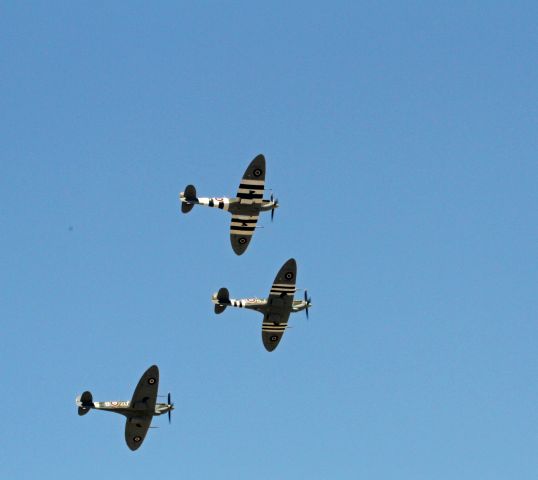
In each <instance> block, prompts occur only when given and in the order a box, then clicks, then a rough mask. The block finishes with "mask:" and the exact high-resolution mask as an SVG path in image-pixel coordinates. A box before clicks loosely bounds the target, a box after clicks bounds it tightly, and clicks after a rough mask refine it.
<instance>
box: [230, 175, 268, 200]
mask: <svg viewBox="0 0 538 480" xmlns="http://www.w3.org/2000/svg"><path fill="white" fill-rule="evenodd" d="M264 186H265V180H254V179H250V178H243V179H242V180H241V184H240V185H239V190H237V197H238V198H241V199H244V200H252V202H253V203H261V202H262V199H263V192H264Z"/></svg>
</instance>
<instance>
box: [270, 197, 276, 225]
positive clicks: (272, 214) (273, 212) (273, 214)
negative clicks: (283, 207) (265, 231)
mask: <svg viewBox="0 0 538 480" xmlns="http://www.w3.org/2000/svg"><path fill="white" fill-rule="evenodd" d="M271 203H273V194H272V193H271ZM276 207H278V198H277V199H276V200H275V202H274V205H273V208H272V209H271V222H272V221H273V218H274V217H275V208H276Z"/></svg>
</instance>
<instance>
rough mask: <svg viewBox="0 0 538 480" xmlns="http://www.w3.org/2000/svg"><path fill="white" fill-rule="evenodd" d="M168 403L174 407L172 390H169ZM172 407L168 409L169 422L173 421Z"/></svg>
mask: <svg viewBox="0 0 538 480" xmlns="http://www.w3.org/2000/svg"><path fill="white" fill-rule="evenodd" d="M168 405H170V407H172V408H174V404H173V403H172V396H171V395H170V392H168ZM172 408H170V410H168V423H172Z"/></svg>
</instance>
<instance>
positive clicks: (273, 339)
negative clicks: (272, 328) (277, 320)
mask: <svg viewBox="0 0 538 480" xmlns="http://www.w3.org/2000/svg"><path fill="white" fill-rule="evenodd" d="M269 340H271V342H276V341H277V340H278V337H277V336H276V335H271V336H270V337H269Z"/></svg>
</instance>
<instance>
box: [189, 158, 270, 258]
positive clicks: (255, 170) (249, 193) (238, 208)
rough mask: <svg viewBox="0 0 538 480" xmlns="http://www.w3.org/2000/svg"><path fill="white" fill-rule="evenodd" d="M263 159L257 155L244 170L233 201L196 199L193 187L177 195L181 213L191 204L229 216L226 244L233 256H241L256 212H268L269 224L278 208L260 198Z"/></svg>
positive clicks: (254, 225)
mask: <svg viewBox="0 0 538 480" xmlns="http://www.w3.org/2000/svg"><path fill="white" fill-rule="evenodd" d="M264 186H265V157H264V156H263V155H261V154H260V155H258V156H257V157H256V158H254V160H252V162H250V165H249V166H248V168H247V169H246V170H245V174H244V175H243V178H242V179H241V183H240V184H239V189H238V190H237V197H235V198H215V197H214V198H205V197H197V196H196V188H195V187H194V185H187V186H186V187H185V191H184V192H181V193H180V194H179V199H180V201H181V211H182V212H183V213H189V212H190V211H191V210H192V208H193V207H194V205H202V206H205V207H212V208H220V209H221V210H227V211H228V212H230V213H231V214H232V223H231V226H230V241H231V243H232V248H233V251H234V252H235V253H236V254H237V255H242V254H243V253H245V251H246V249H247V247H248V245H249V243H250V240H251V238H252V235H253V234H254V230H255V229H256V223H257V222H258V217H259V216H260V212H268V211H271V221H272V220H273V217H274V215H275V209H276V208H278V200H275V199H273V194H271V197H270V198H269V199H264V198H263V192H264V191H265V188H264Z"/></svg>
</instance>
